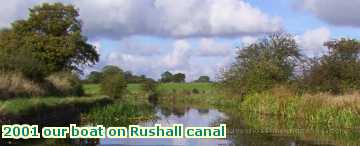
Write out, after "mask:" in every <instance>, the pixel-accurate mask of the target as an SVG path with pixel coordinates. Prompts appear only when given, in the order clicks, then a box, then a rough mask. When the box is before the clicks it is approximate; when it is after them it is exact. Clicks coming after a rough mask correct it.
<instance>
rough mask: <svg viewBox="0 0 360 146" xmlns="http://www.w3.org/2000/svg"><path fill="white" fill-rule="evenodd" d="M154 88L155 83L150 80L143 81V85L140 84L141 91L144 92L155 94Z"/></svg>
mask: <svg viewBox="0 0 360 146" xmlns="http://www.w3.org/2000/svg"><path fill="white" fill-rule="evenodd" d="M156 87H157V84H156V82H155V81H152V80H147V81H144V83H143V84H142V89H143V90H144V91H145V92H150V93H155V92H156Z"/></svg>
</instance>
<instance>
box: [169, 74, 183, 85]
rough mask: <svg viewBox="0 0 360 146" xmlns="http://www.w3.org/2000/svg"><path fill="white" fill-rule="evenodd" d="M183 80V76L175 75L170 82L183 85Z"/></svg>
mask: <svg viewBox="0 0 360 146" xmlns="http://www.w3.org/2000/svg"><path fill="white" fill-rule="evenodd" d="M185 78H186V76H185V74H183V73H177V74H175V75H174V76H173V77H172V81H173V82H175V83H183V82H185Z"/></svg>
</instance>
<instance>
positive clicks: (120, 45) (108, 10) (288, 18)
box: [0, 0, 360, 81]
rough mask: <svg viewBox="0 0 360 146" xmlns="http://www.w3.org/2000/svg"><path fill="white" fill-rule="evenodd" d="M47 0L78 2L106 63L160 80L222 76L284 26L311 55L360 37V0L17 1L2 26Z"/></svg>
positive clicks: (0, 9) (3, 14)
mask: <svg viewBox="0 0 360 146" xmlns="http://www.w3.org/2000/svg"><path fill="white" fill-rule="evenodd" d="M42 2H50V3H51V2H63V3H67V4H73V5H75V6H76V7H77V8H79V10H80V18H81V19H82V20H83V22H84V29H83V31H84V34H85V35H87V36H88V38H89V41H90V42H91V43H92V44H94V45H95V46H97V49H98V51H99V53H100V55H101V60H100V62H99V63H98V64H97V65H96V66H93V67H88V68H86V69H85V71H86V72H87V73H88V72H90V71H93V70H99V69H101V68H102V67H103V66H104V65H107V64H111V65H117V66H119V67H121V68H122V69H124V70H130V71H132V72H133V73H135V74H139V75H140V74H145V75H147V76H150V77H152V78H155V79H158V78H159V77H160V74H161V73H163V72H164V71H167V70H168V71H171V72H173V73H177V72H182V73H186V75H187V80H188V81H191V80H194V79H196V78H198V77H199V76H201V75H208V76H210V77H211V78H212V79H216V77H217V76H218V74H219V73H220V72H221V70H222V69H225V68H226V67H227V66H229V65H230V64H231V63H232V62H233V61H234V58H235V56H236V51H237V49H238V48H241V47H243V46H244V45H246V44H249V43H253V42H254V41H256V39H258V38H260V37H262V36H264V35H266V34H269V33H272V32H276V31H279V30H284V31H287V32H289V33H291V34H293V35H294V37H295V39H296V40H297V42H298V44H299V47H300V49H301V50H302V52H303V53H304V54H305V55H308V56H319V55H321V54H323V53H326V49H325V48H324V47H323V46H322V44H323V43H324V42H325V41H327V40H330V39H334V38H339V37H351V38H359V36H358V34H360V17H358V16H356V15H357V14H359V12H360V9H358V8H359V7H360V1H359V0H347V1H341V0H101V1H96V0H28V1H22V0H12V1H7V3H4V4H2V5H1V6H0V28H4V27H8V26H9V24H10V23H11V22H12V21H14V20H17V19H23V18H26V17H27V9H28V8H30V7H32V6H34V5H37V4H40V3H42Z"/></svg>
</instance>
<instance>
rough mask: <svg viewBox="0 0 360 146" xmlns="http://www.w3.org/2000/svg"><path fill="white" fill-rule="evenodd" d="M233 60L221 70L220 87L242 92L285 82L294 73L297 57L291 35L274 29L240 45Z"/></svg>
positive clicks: (258, 90)
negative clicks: (243, 45) (226, 68)
mask: <svg viewBox="0 0 360 146" xmlns="http://www.w3.org/2000/svg"><path fill="white" fill-rule="evenodd" d="M236 59H237V60H236V62H235V63H234V64H233V65H232V66H231V67H230V69H228V70H227V71H224V73H223V74H222V81H221V84H220V85H222V87H223V89H224V90H228V91H229V92H230V93H235V94H236V95H240V96H244V95H247V94H249V93H253V92H261V91H262V90H267V89H271V88H272V87H274V85H276V84H286V83H288V82H289V81H290V79H291V78H292V77H294V76H295V75H294V69H295V66H296V65H297V64H298V63H299V62H300V61H301V55H300V51H299V48H298V47H297V44H296V41H295V39H294V38H293V37H292V36H291V35H290V34H286V33H275V34H272V35H270V36H268V37H266V38H264V39H262V40H259V41H258V42H256V43H254V44H251V45H249V46H247V47H245V48H243V49H240V50H239V52H238V56H237V58H236Z"/></svg>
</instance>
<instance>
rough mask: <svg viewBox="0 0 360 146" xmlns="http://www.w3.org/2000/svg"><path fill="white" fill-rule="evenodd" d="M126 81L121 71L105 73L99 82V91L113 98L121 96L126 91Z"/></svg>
mask: <svg viewBox="0 0 360 146" xmlns="http://www.w3.org/2000/svg"><path fill="white" fill-rule="evenodd" d="M126 87H127V83H126V81H125V79H124V76H123V74H121V73H115V74H113V73H110V74H105V75H104V79H103V81H102V82H101V91H102V93H103V94H105V95H108V96H110V97H113V98H121V97H123V95H124V93H125V91H126Z"/></svg>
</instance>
